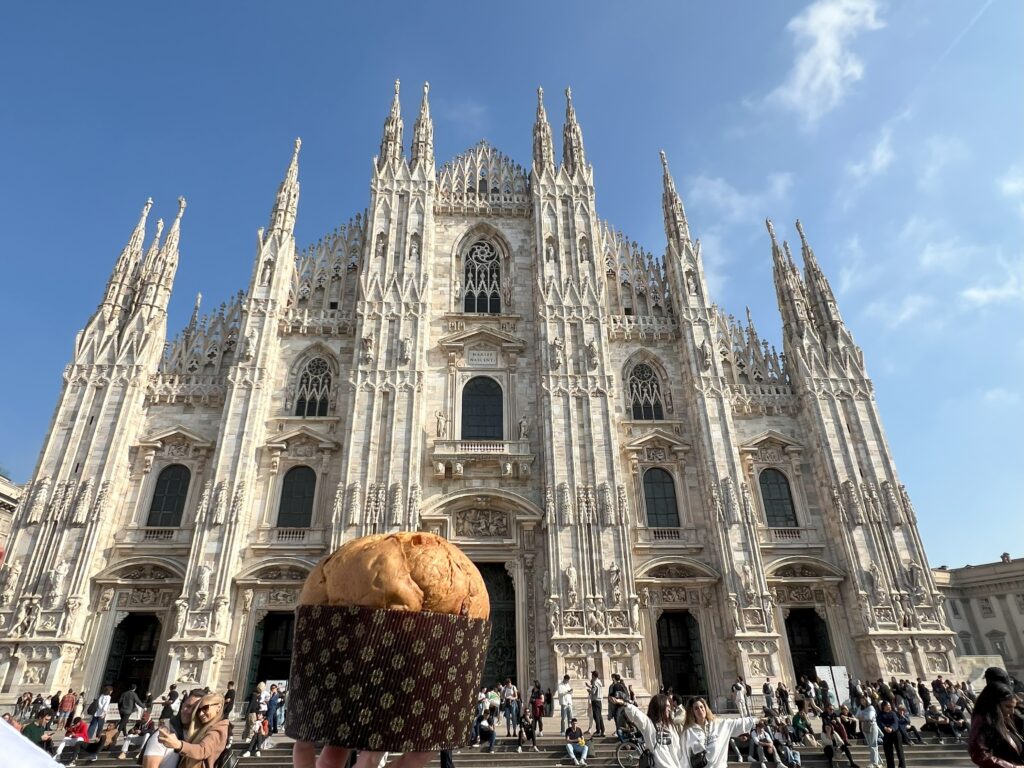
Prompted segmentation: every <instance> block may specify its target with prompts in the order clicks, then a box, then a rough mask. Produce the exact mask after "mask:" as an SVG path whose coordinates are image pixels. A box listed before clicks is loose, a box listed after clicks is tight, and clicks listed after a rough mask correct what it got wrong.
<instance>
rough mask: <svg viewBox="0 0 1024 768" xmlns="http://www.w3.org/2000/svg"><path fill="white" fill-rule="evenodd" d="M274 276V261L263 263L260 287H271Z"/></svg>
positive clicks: (268, 260) (269, 260)
mask: <svg viewBox="0 0 1024 768" xmlns="http://www.w3.org/2000/svg"><path fill="white" fill-rule="evenodd" d="M273 276H274V260H273V259H267V260H266V261H264V262H263V271H262V272H261V273H260V285H270V280H271V278H272V277H273Z"/></svg>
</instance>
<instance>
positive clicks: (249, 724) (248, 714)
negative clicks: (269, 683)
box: [242, 683, 264, 741]
mask: <svg viewBox="0 0 1024 768" xmlns="http://www.w3.org/2000/svg"><path fill="white" fill-rule="evenodd" d="M263 687H264V686H263V683H259V684H258V685H257V686H256V687H255V688H253V689H252V693H250V694H249V703H248V704H247V705H246V707H245V733H243V734H242V741H248V740H249V739H250V738H251V737H252V729H253V728H254V727H255V726H256V715H257V714H258V713H259V712H260V702H261V701H262V699H263Z"/></svg>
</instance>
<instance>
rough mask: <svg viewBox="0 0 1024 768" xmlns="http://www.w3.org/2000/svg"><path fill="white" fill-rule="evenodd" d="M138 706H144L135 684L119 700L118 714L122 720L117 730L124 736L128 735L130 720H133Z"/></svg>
mask: <svg viewBox="0 0 1024 768" xmlns="http://www.w3.org/2000/svg"><path fill="white" fill-rule="evenodd" d="M136 707H139V708H141V707H142V699H140V698H139V694H137V693H136V692H135V685H134V684H133V685H131V686H129V688H128V690H127V691H125V692H124V693H122V694H121V698H119V699H118V700H117V714H119V715H120V716H121V721H120V722H119V723H118V724H117V730H118V733H120V734H122V735H123V736H127V735H128V721H129V720H131V718H132V713H133V712H134V711H135V708H136Z"/></svg>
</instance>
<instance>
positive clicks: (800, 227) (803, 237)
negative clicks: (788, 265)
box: [796, 219, 807, 248]
mask: <svg viewBox="0 0 1024 768" xmlns="http://www.w3.org/2000/svg"><path fill="white" fill-rule="evenodd" d="M796 231H797V232H799V233H800V242H801V243H802V244H803V246H804V247H805V248H806V247H807V237H806V235H804V225H803V224H801V223H800V219H797V220H796Z"/></svg>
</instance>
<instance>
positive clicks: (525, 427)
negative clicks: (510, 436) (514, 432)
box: [519, 414, 530, 440]
mask: <svg viewBox="0 0 1024 768" xmlns="http://www.w3.org/2000/svg"><path fill="white" fill-rule="evenodd" d="M529 436H530V420H529V419H528V418H526V415H525V414H524V415H523V417H522V418H521V419H519V439H520V440H526V439H527V438H528V437H529Z"/></svg>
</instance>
